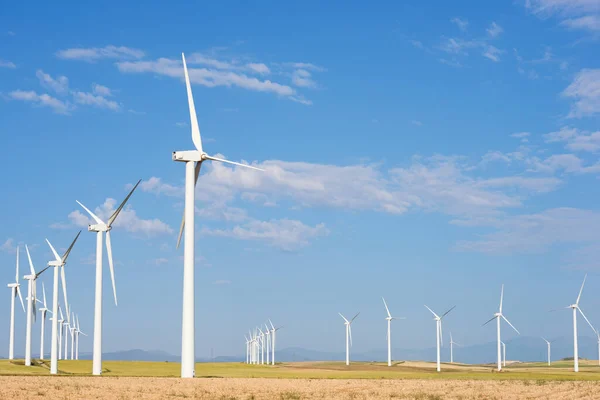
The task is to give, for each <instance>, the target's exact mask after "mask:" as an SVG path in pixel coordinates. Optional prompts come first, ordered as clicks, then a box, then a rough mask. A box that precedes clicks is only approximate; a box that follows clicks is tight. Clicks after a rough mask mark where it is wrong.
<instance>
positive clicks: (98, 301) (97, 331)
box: [76, 179, 142, 375]
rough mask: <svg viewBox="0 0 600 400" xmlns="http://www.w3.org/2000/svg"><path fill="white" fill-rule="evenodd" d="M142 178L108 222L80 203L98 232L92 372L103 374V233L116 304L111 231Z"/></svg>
mask: <svg viewBox="0 0 600 400" xmlns="http://www.w3.org/2000/svg"><path fill="white" fill-rule="evenodd" d="M141 181H142V180H141V179H140V180H139V181H138V182H137V183H136V184H135V186H134V187H133V189H131V191H130V192H129V194H128V195H127V197H125V200H123V202H121V204H120V205H119V207H118V208H117V209H116V210H115V212H113V213H112V215H111V216H110V218H108V220H107V222H104V221H102V220H101V219H100V218H98V216H97V215H96V214H94V213H93V212H91V211H90V210H89V209H88V208H87V207H86V206H84V205H83V204H81V203H80V202H79V201H78V200H76V201H77V204H79V205H80V206H81V207H82V208H83V209H84V210H85V211H86V212H87V213H88V214H89V215H90V216H91V217H92V218H93V219H94V221H95V222H96V223H95V224H92V225H89V226H88V231H89V232H96V294H95V305H94V351H93V356H92V358H93V361H92V374H93V375H100V374H102V235H103V234H104V233H105V232H106V255H107V256H108V267H109V270H110V279H111V282H112V288H113V296H114V298H115V306H116V305H117V289H116V286H115V270H114V265H113V257H112V244H111V240H110V231H111V229H112V225H113V223H114V222H115V220H116V219H117V217H118V216H119V213H120V212H121V210H123V207H125V203H127V200H129V198H130V197H131V195H132V194H133V191H134V190H135V189H136V188H137V187H138V185H139V184H140V182H141Z"/></svg>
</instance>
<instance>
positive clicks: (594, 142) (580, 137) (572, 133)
mask: <svg viewBox="0 0 600 400" xmlns="http://www.w3.org/2000/svg"><path fill="white" fill-rule="evenodd" d="M544 138H545V139H546V142H547V143H552V142H564V143H566V148H567V149H569V150H572V151H590V152H596V151H598V150H600V131H597V132H586V131H580V130H578V129H576V128H570V127H563V128H561V129H560V130H559V131H557V132H551V133H548V134H546V135H544Z"/></svg>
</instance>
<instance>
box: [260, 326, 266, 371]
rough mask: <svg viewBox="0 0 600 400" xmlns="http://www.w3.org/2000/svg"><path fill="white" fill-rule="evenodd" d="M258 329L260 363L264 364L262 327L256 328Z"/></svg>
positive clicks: (263, 334)
mask: <svg viewBox="0 0 600 400" xmlns="http://www.w3.org/2000/svg"><path fill="white" fill-rule="evenodd" d="M258 331H259V332H260V336H259V338H260V363H261V364H264V363H265V333H264V332H263V331H262V329H260V328H258Z"/></svg>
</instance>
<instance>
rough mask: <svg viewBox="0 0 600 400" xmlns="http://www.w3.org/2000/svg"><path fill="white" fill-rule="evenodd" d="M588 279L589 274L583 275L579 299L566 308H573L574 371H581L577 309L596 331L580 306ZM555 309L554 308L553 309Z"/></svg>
mask: <svg viewBox="0 0 600 400" xmlns="http://www.w3.org/2000/svg"><path fill="white" fill-rule="evenodd" d="M586 279H587V274H586V275H585V276H584V277H583V283H582V284H581V289H579V295H578V296H577V300H576V301H575V304H571V305H570V306H566V307H564V308H570V309H572V310H573V371H575V372H579V347H578V345H577V311H579V312H580V313H581V316H582V317H583V319H585V321H586V322H587V323H588V325H589V326H590V328H592V330H593V331H594V333H596V329H595V328H594V327H593V326H592V323H591V322H590V320H589V319H587V317H586V316H585V314H584V313H583V311H582V310H581V308H580V307H579V300H581V293H583V286H584V285H585V281H586ZM552 311H554V310H552Z"/></svg>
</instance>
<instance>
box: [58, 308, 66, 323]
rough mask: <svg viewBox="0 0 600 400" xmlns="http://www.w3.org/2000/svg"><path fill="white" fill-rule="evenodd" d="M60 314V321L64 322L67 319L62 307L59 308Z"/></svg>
mask: <svg viewBox="0 0 600 400" xmlns="http://www.w3.org/2000/svg"><path fill="white" fill-rule="evenodd" d="M58 312H59V313H60V319H61V320H63V321H64V320H65V317H64V316H63V313H62V308H61V307H60V306H58Z"/></svg>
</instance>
